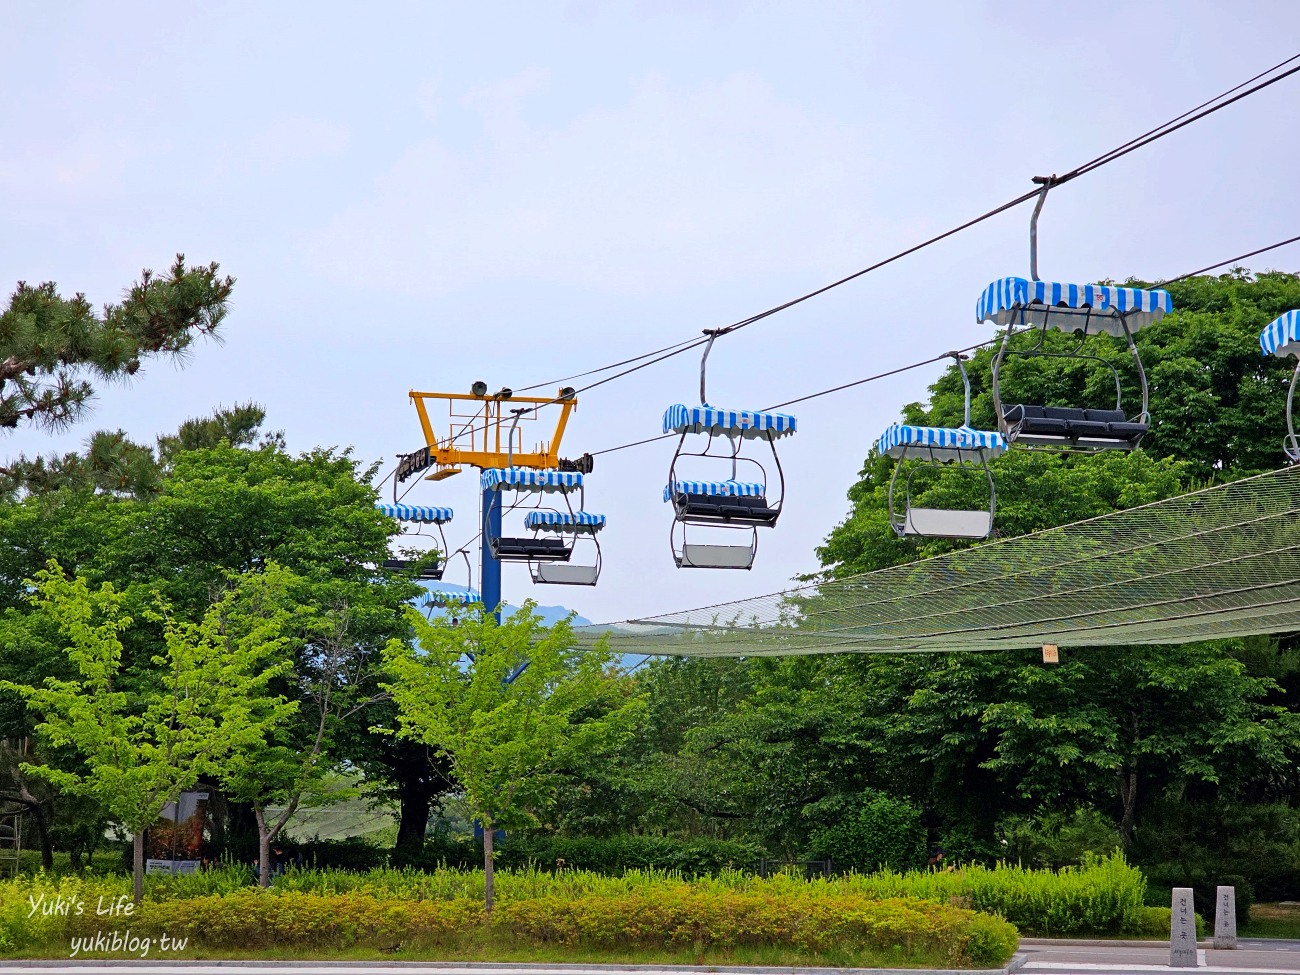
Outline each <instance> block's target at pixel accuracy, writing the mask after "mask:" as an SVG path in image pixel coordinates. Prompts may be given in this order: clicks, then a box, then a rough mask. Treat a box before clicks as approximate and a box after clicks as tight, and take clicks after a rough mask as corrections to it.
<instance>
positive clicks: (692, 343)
mask: <svg viewBox="0 0 1300 975" xmlns="http://www.w3.org/2000/svg"><path fill="white" fill-rule="evenodd" d="M1298 59H1300V54H1297V55H1293V56H1292V57H1290V58H1287V59H1286V60H1285V61H1282V62H1280V63H1279V64H1278V65H1276V66H1275V67H1273V68H1270V69H1268V70H1267V71H1264V72H1261V73H1260V74H1258V75H1256V76H1255V77H1254V78H1252V79H1250V80H1249V81H1246V82H1242V83H1241V84H1238V85H1236V86H1234V87H1233V88H1230V89H1228V91H1226V92H1224V93H1222V94H1220V95H1218V96H1216V97H1215V98H1212V99H1210V100H1209V101H1207V102H1203V103H1201V105H1200V106H1198V107H1197V108H1195V109H1191V110H1189V111H1188V112H1184V113H1183V114H1182V115H1179V116H1176V117H1175V118H1174V119H1171V120H1170V121H1169V122H1166V123H1164V125H1161V126H1157V127H1156V128H1154V129H1150V130H1148V131H1147V132H1146V133H1144V134H1143V135H1141V136H1138V137H1136V138H1134V139H1130V140H1129V141H1128V142H1125V143H1123V144H1122V145H1120V146H1118V147H1116V148H1115V149H1112V150H1110V151H1109V152H1106V153H1103V154H1102V155H1100V156H1097V157H1095V158H1093V159H1091V160H1089V161H1088V162H1086V163H1084V164H1083V165H1081V166H1078V167H1076V168H1075V169H1073V170H1071V171H1069V172H1067V173H1066V174H1065V175H1063V176H1051V177H1046V179H1047V180H1048V181H1049V182H1050V185H1051V186H1060V185H1062V184H1064V183H1068V182H1071V181H1073V180H1075V179H1077V178H1079V177H1080V176H1083V175H1086V174H1087V173H1090V172H1092V171H1093V170H1095V169H1099V168H1101V167H1102V166H1104V165H1107V164H1108V163H1111V162H1114V161H1115V160H1116V159H1119V158H1121V157H1123V156H1126V155H1128V154H1129V153H1130V152H1134V151H1135V150H1137V149H1141V148H1143V147H1145V146H1148V145H1150V144H1152V143H1153V142H1156V141H1158V140H1160V139H1162V138H1164V137H1165V136H1167V135H1170V134H1172V133H1173V132H1176V131H1178V130H1179V129H1181V128H1184V127H1185V126H1188V125H1191V124H1192V123H1193V122H1197V121H1200V120H1201V119H1203V118H1206V117H1208V116H1210V115H1213V114H1214V113H1215V112H1217V111H1219V110H1220V109H1223V108H1226V107H1228V106H1229V105H1232V104H1235V103H1236V102H1238V101H1240V100H1242V99H1243V98H1247V97H1249V96H1250V95H1253V94H1255V93H1256V92H1259V91H1262V90H1263V89H1265V88H1268V87H1269V86H1270V85H1274V84H1276V83H1277V82H1279V81H1282V80H1284V79H1285V78H1288V77H1290V76H1291V75H1293V74H1296V73H1297V72H1300V65H1297V66H1295V67H1292V68H1290V69H1288V70H1287V71H1285V72H1282V73H1281V74H1277V75H1275V76H1274V77H1272V78H1269V79H1268V80H1267V81H1261V82H1260V83H1259V84H1257V85H1255V86H1254V87H1252V88H1248V89H1246V90H1245V91H1240V89H1241V88H1242V87H1243V86H1244V85H1247V84H1250V83H1251V82H1252V81H1254V80H1256V79H1258V78H1262V77H1264V76H1265V75H1268V74H1270V73H1272V72H1274V71H1276V70H1277V69H1278V68H1280V67H1282V66H1284V65H1286V64H1289V63H1291V62H1292V61H1295V60H1298ZM1234 92H1236V94H1235V95H1233V97H1231V98H1227V99H1226V100H1223V99H1225V97H1226V96H1227V95H1229V94H1232V93H1234ZM1206 106H1209V107H1206ZM1041 193H1042V190H1041V189H1033V190H1030V191H1029V192H1027V193H1023V194H1021V195H1020V196H1018V197H1016V198H1014V199H1012V200H1008V201H1007V202H1006V203H1003V204H1001V205H1000V206H997V207H994V208H993V209H991V210H987V211H985V212H984V213H982V214H980V215H979V216H977V217H974V218H972V219H970V220H967V221H966V222H965V223H962V224H959V225H958V226H956V227H953V228H952V229H950V230H947V231H944V232H943V233H941V234H937V235H935V236H933V237H931V238H929V239H928V240H925V241H922V242H921V243H919V244H915V245H913V246H912V247H909V248H907V249H905V250H902V251H899V252H898V253H896V254H893V255H891V256H890V257H887V258H884V259H883V260H881V261H877V262H876V263H874V264H871V265H869V266H867V267H865V268H862V269H861V270H859V271H855V272H853V273H852V274H848V275H845V276H844V277H842V278H839V279H838V280H835V281H832V282H831V283H830V284H827V285H823V286H822V287H820V288H817V289H815V290H813V291H809V292H807V293H806V294H803V295H800V296H799V297H797V298H793V299H791V300H789V301H786V302H782V303H781V304H779V305H776V306H774V307H772V308H769V309H767V310H765V311H762V312H759V313H758V314H756V315H751V316H750V317H748V318H744V319H741V320H740V321H738V322H733V323H732V324H731V325H728V326H726V327H724V328H721V329H718V330H716V331H717V334H719V335H728V334H730V333H731V332H735V331H739V330H740V329H742V328H746V327H748V326H749V325H753V324H754V323H755V322H759V321H762V320H763V319H766V318H769V317H771V316H772V315H775V314H778V313H779V312H782V311H785V310H787V309H789V308H793V307H794V306H796V305H799V304H802V303H803V302H805V301H808V300H810V299H812V298H816V297H818V296H820V295H823V294H825V293H826V292H828V291H831V290H833V289H835V288H838V287H841V286H842V285H845V284H848V283H849V282H851V281H854V280H856V279H858V278H860V277H862V276H863V275H866V274H869V273H871V272H872V271H877V270H879V269H880V268H883V267H886V266H887V265H889V264H892V263H894V262H896V261H899V260H902V259H903V258H904V257H908V256H910V255H911V254H914V253H916V252H917V251H920V250H923V249H925V248H927V247H930V246H932V245H934V244H937V243H940V242H941V241H943V240H946V239H947V238H949V237H952V236H954V235H956V234H958V233H961V232H962V231H965V230H968V229H970V228H971V227H973V226H976V225H977V224H980V223H983V222H984V221H986V220H989V219H991V218H993V217H995V216H997V215H998V214H1000V213H1003V212H1005V211H1007V210H1010V209H1012V208H1014V207H1017V206H1019V205H1020V204H1022V203H1026V202H1028V201H1029V200H1032V199H1035V198H1037V197H1039V196H1040V195H1041ZM1275 246H1281V245H1275ZM1269 249H1272V248H1264V249H1261V250H1260V251H1256V252H1253V253H1252V255H1247V256H1253V254H1254V253H1262V252H1263V250H1269ZM1238 259H1240V258H1238ZM1174 280H1180V279H1174ZM701 344H703V340H701V339H693V340H683V341H682V342H679V343H677V344H676V345H670V346H665V347H664V348H663V349H661V350H659V351H660V352H664V353H666V354H664V355H658V353H657V352H649V353H645V354H644V355H641V356H636V357H634V358H632V359H627V360H623V362H620V363H617V364H615V365H611V366H605V367H601V368H598V369H592V370H588V371H586V372H584V373H580V374H578V375H579V376H586V375H592V374H595V373H598V372H604V371H607V370H608V369H611V368H616V367H617V366H618V365H622V364H624V363H631V362H637V361H639V360H641V359H646V358H649V357H651V356H657V357H656V358H652V359H650V360H649V361H647V362H643V363H641V364H640V365H636V366H632V367H631V368H629V369H626V370H624V371H623V372H621V373H618V374H617V375H614V376H610V377H607V378H605V379H602V380H599V381H597V382H594V383H591V384H589V385H587V386H585V387H582V388H581V389H578V390H576V391H575V393H580V392H585V391H587V390H590V389H595V388H596V387H598V386H603V385H604V384H605V383H607V382H612V381H613V380H615V379H619V378H622V377H623V376H627V375H630V374H631V373H634V372H637V371H639V370H641V369H645V368H648V367H650V366H652V365H656V364H658V363H660V362H663V361H664V360H665V359H669V358H672V357H673V356H675V355H679V354H681V353H682V352H686V351H688V350H690V349H692V348H695V347H697V346H698V345H701ZM670 350H671V351H670ZM922 364H925V363H922ZM919 365H921V364H918V366H919ZM918 366H913V367H912V368H917V367H918ZM569 378H577V377H569ZM559 381H560V382H563V381H564V380H559ZM540 385H543V384H535V385H534V386H529V387H526V388H527V389H535V388H537V387H538V386H540ZM850 385H861V383H856V384H850ZM845 388H848V387H845ZM815 395H816V394H815ZM822 395H824V394H822ZM811 398H813V397H812V396H809V397H804V399H811ZM801 401H802V400H796V401H792V402H801ZM559 402H561V400H560V399H559V398H556V399H553V400H551V401H549V402H547V403H539V404H537V405H536V406H533V407H531V412H532V413H533V415H534V416H536V415H537V413H538V412H540V411H541V409H542V408H543V407H545V406H552V405H555V404H557V403H559ZM477 432H481V428H471V429H470V430H469V431H468V433H469V434H470V435H472V434H474V433H477ZM658 439H662V438H661V437H655V438H650V439H649V440H645V441H638V442H637V443H636V444H625V445H623V446H621V447H613V448H607V449H606V450H603V451H600V452H599V453H610V452H612V451H614V450H620V449H624V448H625V447H630V446H640V445H641V444H643V443H653V442H654V441H655V440H658ZM593 456H595V455H594V454H593Z"/></svg>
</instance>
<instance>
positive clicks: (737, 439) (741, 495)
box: [663, 331, 796, 569]
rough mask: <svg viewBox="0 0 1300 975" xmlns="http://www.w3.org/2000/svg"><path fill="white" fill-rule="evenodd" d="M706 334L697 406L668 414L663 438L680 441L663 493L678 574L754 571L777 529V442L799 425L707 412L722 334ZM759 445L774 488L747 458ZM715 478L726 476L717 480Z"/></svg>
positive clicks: (775, 417)
mask: <svg viewBox="0 0 1300 975" xmlns="http://www.w3.org/2000/svg"><path fill="white" fill-rule="evenodd" d="M705 334H706V335H708V336H709V341H708V343H707V344H706V345H705V348H704V356H703V358H702V359H701V361H700V405H699V406H683V405H682V404H680V403H679V404H676V405H674V406H670V407H669V408H668V410H667V411H666V412H665V413H664V421H663V430H664V433H675V434H678V435H679V439H678V442H677V449H676V451H675V452H674V454H673V459H672V463H671V464H670V465H669V469H668V484H667V486H666V487H665V488H664V493H663V498H664V501H665V502H667V503H669V504H671V505H672V506H673V523H672V526H671V529H670V532H669V544H670V546H671V548H672V553H673V561H674V562H675V563H676V564H677V567H678V568H682V569H749V568H752V567H753V565H754V559H755V557H756V556H757V554H758V529H759V528H771V527H773V526H775V525H776V522H777V519H778V518H779V517H780V516H781V507H782V504H783V502H784V500H785V472H784V471H783V470H782V469H781V458H780V457H779V456H778V455H777V452H776V441H777V440H778V439H780V438H781V437H785V436H790V435H791V434H793V433H794V432H795V428H796V422H795V418H794V417H793V416H790V415H789V414H787V413H770V412H762V411H758V410H723V409H719V408H717V407H714V406H710V405H709V402H708V397H707V396H706V395H705V367H706V365H707V363H708V358H709V351H710V350H711V349H712V348H713V341H714V339H715V338H717V336H718V335H719V334H721V333H720V332H719V331H711V332H706V333H705ZM694 436H704V437H706V438H707V439H706V440H705V442H704V444H703V446H698V445H697V444H695V443H694V442H692V443H691V444H690V447H691V448H692V449H688V441H687V438H688V437H694ZM755 440H763V441H766V442H767V444H768V447H769V448H770V450H771V452H772V464H773V467H774V470H775V483H774V484H771V485H769V480H768V475H767V470H766V469H765V468H764V467H763V464H762V463H760V462H759V460H758V459H756V458H754V457H752V456H749V455H748V454H747V453H746V452H745V451H746V446H747V444H750V443H752V442H753V441H755ZM742 472H743V474H744V477H745V479H744V480H742V479H741V475H742ZM706 473H712V474H714V475H715V477H714V479H698V480H697V479H693V477H691V476H687V475H700V474H706ZM717 475H725V477H724V478H723V479H716V477H717ZM770 488H775V491H772V490H770ZM690 526H696V527H697V528H705V529H708V530H707V531H705V532H704V533H703V535H701V533H700V532H698V531H697V532H694V533H692V532H690V531H689V528H690ZM714 529H719V530H721V531H714ZM722 532H725V533H726V534H722ZM701 537H703V538H704V539H706V540H704V541H701V540H700V539H701ZM724 538H726V539H728V540H726V541H723V539H724ZM692 539H694V540H692ZM733 539H734V540H733ZM741 539H743V540H741Z"/></svg>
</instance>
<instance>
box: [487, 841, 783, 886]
mask: <svg viewBox="0 0 1300 975" xmlns="http://www.w3.org/2000/svg"><path fill="white" fill-rule="evenodd" d="M764 856H766V853H765V852H764V850H763V848H762V847H760V846H758V845H757V844H754V843H742V842H738V841H735V840H710V839H694V840H677V839H671V838H669V837H665V836H628V835H622V836H611V837H608V838H599V837H564V836H542V837H518V838H517V837H507V838H506V841H505V843H504V845H503V848H502V850H501V851H500V853H499V855H498V856H497V863H498V864H500V865H501V866H506V867H524V866H528V865H529V864H534V863H535V864H537V865H538V866H540V867H544V868H549V867H554V866H556V865H557V864H563V865H564V866H566V867H570V868H576V869H579V870H593V871H596V872H597V873H613V874H618V873H623V872H624V871H627V870H645V869H656V870H670V871H675V872H677V873H681V874H684V875H686V876H700V875H703V874H716V873H719V872H720V871H722V870H725V869H728V868H733V869H744V868H746V867H752V866H757V864H758V861H759V860H760V859H762V858H763V857H764Z"/></svg>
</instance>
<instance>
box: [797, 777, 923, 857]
mask: <svg viewBox="0 0 1300 975" xmlns="http://www.w3.org/2000/svg"><path fill="white" fill-rule="evenodd" d="M864 800H865V801H863V802H862V804H861V805H860V806H859V807H858V809H857V810H856V811H855V812H854V813H852V814H850V815H849V816H847V817H846V818H844V819H842V820H841V821H840V822H838V823H836V824H835V825H833V826H829V827H827V828H825V829H821V830H818V831H817V832H815V833H813V835H812V836H811V837H810V839H809V843H808V856H809V859H812V860H830V861H832V862H833V863H834V864H835V865H836V866H837V867H840V868H841V869H842V868H845V867H847V868H849V869H852V870H862V871H867V870H879V869H886V870H908V869H910V868H913V867H920V866H923V865H924V864H925V860H926V845H925V827H923V826H922V825H921V813H920V811H919V810H917V809H915V808H913V807H912V806H910V805H908V804H907V803H906V802H903V801H901V800H899V799H894V798H892V797H890V796H887V795H884V794H883V793H879V792H876V793H868V794H867V795H866V796H865V797H864Z"/></svg>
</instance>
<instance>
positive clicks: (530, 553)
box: [482, 467, 605, 586]
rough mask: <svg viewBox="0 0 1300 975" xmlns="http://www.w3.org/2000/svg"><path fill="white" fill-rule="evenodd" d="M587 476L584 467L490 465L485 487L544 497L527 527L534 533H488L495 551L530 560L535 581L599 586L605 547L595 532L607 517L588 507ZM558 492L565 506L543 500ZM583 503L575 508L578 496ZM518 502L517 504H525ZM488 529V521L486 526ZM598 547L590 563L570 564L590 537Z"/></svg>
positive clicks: (508, 559) (497, 555)
mask: <svg viewBox="0 0 1300 975" xmlns="http://www.w3.org/2000/svg"><path fill="white" fill-rule="evenodd" d="M583 477H584V475H583V474H582V473H581V472H578V471H560V470H536V469H533V468H527V467H506V468H488V469H486V470H484V471H483V476H482V485H483V488H484V489H485V490H490V491H507V490H508V491H513V492H515V493H517V494H524V495H528V494H531V495H535V496H536V498H537V499H538V500H537V502H536V504H535V505H534V506H533V510H532V511H530V512H529V513H528V515H527V517H525V519H524V527H525V528H527V529H529V530H530V531H532V534H531V535H494V534H491V533H488V545H489V547H490V548H491V551H492V555H493V557H494V558H496V559H497V560H498V561H501V562H527V563H528V564H529V570H530V572H531V573H532V576H533V580H534V581H535V582H539V583H543V584H550V585H570V586H579V585H581V586H594V585H595V584H596V580H597V579H598V578H599V577H600V566H601V560H600V545H599V543H598V542H596V539H595V536H596V533H597V532H599V531H600V530H601V529H602V528H604V527H605V516H604V515H599V514H593V513H591V512H588V511H583V510H582V502H583V499H584V498H585V494H586V492H585V484H584V480H583ZM548 494H549V495H556V494H558V495H559V496H560V497H561V498H563V500H564V504H565V508H563V509H561V508H559V507H550V508H546V507H543V506H542V503H541V498H542V497H543V496H545V495H548ZM575 496H576V498H577V499H578V507H577V508H576V509H575V508H574V507H573V499H574V497H575ZM520 506H521V504H520V503H518V502H516V503H515V504H513V505H511V508H516V507H520ZM484 528H485V530H486V528H487V526H486V523H485V525H484ZM588 537H589V538H590V541H591V542H592V543H593V544H594V546H595V555H594V558H593V561H592V562H591V563H589V564H583V565H579V564H577V563H574V564H572V565H567V564H564V563H569V562H570V561H571V559H572V558H573V552H574V549H575V548H576V547H577V546H578V545H579V544H582V545H584V546H585V545H586V539H587V538H588Z"/></svg>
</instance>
